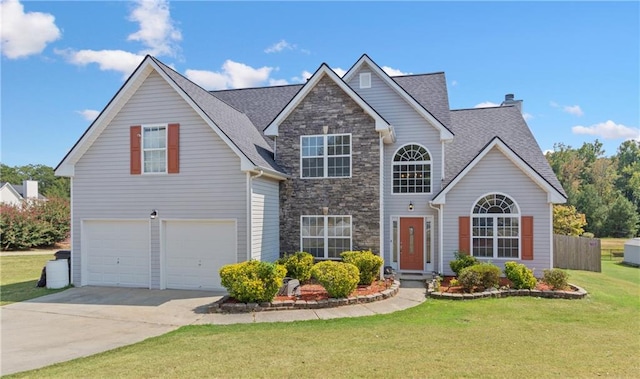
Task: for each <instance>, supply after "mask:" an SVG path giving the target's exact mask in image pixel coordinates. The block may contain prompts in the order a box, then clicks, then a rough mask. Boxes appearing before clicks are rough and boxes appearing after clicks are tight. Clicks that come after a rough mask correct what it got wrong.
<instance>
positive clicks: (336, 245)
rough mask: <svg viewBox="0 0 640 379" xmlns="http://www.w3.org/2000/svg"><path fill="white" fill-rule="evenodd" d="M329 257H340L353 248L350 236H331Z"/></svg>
mask: <svg viewBox="0 0 640 379" xmlns="http://www.w3.org/2000/svg"><path fill="white" fill-rule="evenodd" d="M328 243H329V249H328V253H329V258H340V254H341V253H343V252H345V251H349V250H350V249H351V246H350V245H351V239H350V238H329V241H328Z"/></svg>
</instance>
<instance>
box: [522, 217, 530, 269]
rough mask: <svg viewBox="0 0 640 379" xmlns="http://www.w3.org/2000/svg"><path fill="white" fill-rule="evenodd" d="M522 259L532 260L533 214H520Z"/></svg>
mask: <svg viewBox="0 0 640 379" xmlns="http://www.w3.org/2000/svg"><path fill="white" fill-rule="evenodd" d="M521 223H522V237H521V240H522V260H524V261H531V260H533V216H522V218H521Z"/></svg>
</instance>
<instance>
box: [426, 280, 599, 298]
mask: <svg viewBox="0 0 640 379" xmlns="http://www.w3.org/2000/svg"><path fill="white" fill-rule="evenodd" d="M569 287H571V288H572V289H573V291H540V290H516V289H508V290H498V289H494V290H491V291H484V292H474V293H449V292H436V291H435V290H434V289H433V287H432V285H431V283H430V284H429V288H428V289H427V297H430V298H433V299H445V300H474V299H482V298H487V297H493V298H501V297H511V296H530V297H542V298H547V299H584V298H585V297H586V296H587V291H585V290H584V288H582V287H578V286H576V285H573V284H569Z"/></svg>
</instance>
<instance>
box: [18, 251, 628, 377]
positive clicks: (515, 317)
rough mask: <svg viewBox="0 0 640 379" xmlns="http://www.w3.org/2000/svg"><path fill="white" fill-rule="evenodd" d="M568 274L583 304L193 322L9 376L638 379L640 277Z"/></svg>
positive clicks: (479, 303)
mask: <svg viewBox="0 0 640 379" xmlns="http://www.w3.org/2000/svg"><path fill="white" fill-rule="evenodd" d="M602 263H603V264H602V271H603V272H602V273H594V272H586V271H569V273H570V282H572V283H575V284H577V285H579V286H581V287H583V288H585V289H587V291H589V293H590V295H589V296H588V297H587V298H586V299H584V300H552V299H539V298H530V297H521V298H518V297H510V298H505V299H483V300H476V301H443V300H437V301H436V300H427V301H426V302H425V303H423V304H422V305H419V306H417V307H415V308H411V309H408V310H405V311H401V312H397V313H393V314H390V315H379V316H372V317H361V318H351V319H335V320H327V321H324V320H317V321H304V322H294V323H268V324H267V323H265V324H244V325H229V326H217V325H206V326H188V327H183V328H180V329H178V330H176V331H174V332H171V333H168V334H166V335H163V336H160V337H156V338H150V339H148V340H146V341H143V342H141V343H138V344H135V345H131V346H127V347H123V348H119V349H115V350H112V351H108V352H105V353H102V354H97V355H94V356H91V357H87V358H81V359H76V360H74V361H71V362H67V363H61V364H58V365H54V366H50V367H48V368H44V369H41V370H35V371H30V372H27V373H23V374H17V375H15V376H12V377H38V378H41V377H76V378H83V377H93V376H96V375H99V376H101V377H120V378H127V377H130V378H140V377H171V378H187V377H222V378H229V377H267V378H271V377H278V378H299V377H302V378H335V377H348V378H351V377H369V378H374V377H470V378H471V377H472V378H478V377H509V378H513V377H523V378H527V377H573V378H584V377H597V376H609V377H637V374H638V372H640V360H638V355H639V354H640V330H639V329H638V314H640V300H639V299H640V270H638V269H636V268H631V267H626V266H621V265H618V264H616V263H615V262H609V261H604V262H602Z"/></svg>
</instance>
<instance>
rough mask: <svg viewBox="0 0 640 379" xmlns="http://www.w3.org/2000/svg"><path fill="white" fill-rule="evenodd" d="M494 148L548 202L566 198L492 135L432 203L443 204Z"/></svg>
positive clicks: (558, 201)
mask: <svg viewBox="0 0 640 379" xmlns="http://www.w3.org/2000/svg"><path fill="white" fill-rule="evenodd" d="M494 148H496V149H498V150H499V151H500V152H502V154H504V156H506V157H507V158H508V159H509V160H510V161H511V162H512V163H513V164H515V165H516V166H517V167H518V168H519V169H520V170H522V171H523V172H524V173H525V174H526V175H527V176H528V177H529V178H531V179H532V180H533V181H534V182H535V183H536V184H537V185H538V186H539V187H540V188H542V189H543V190H544V191H545V192H546V193H547V200H548V202H550V203H564V202H566V200H567V198H566V195H565V194H564V192H561V191H558V190H557V189H556V188H555V187H554V186H552V185H551V184H550V183H549V182H548V181H547V180H546V179H545V178H544V177H543V176H542V175H540V173H538V172H537V171H536V170H534V169H533V167H531V165H530V164H528V163H527V162H526V161H525V160H524V159H522V157H520V156H519V155H518V154H516V152H515V151H514V150H513V149H511V147H509V146H508V145H507V144H506V143H504V141H503V140H502V139H500V137H494V138H493V139H492V140H491V141H490V142H489V143H488V144H487V145H486V146H485V147H484V148H483V149H482V150H481V151H480V152H479V153H478V154H477V155H476V156H475V157H474V158H473V159H472V160H471V161H470V162H469V163H468V164H467V165H466V166H465V167H464V168H463V169H462V170H461V171H460V172H458V173H457V175H455V177H453V178H452V179H451V180H450V181H449V182H448V183H447V184H446V185H444V186H443V187H442V189H441V190H440V192H438V194H437V195H436V196H435V197H434V198H433V200H432V203H433V204H445V203H446V196H447V193H448V192H449V191H451V190H452V189H453V188H454V187H455V186H456V184H458V183H459V182H460V181H461V180H462V178H464V177H465V175H466V174H467V173H469V172H470V171H471V170H473V168H474V167H475V166H476V165H477V164H478V163H479V162H480V161H482V159H483V158H484V157H485V156H486V155H487V154H488V153H489V152H490V151H491V150H493V149H494Z"/></svg>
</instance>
